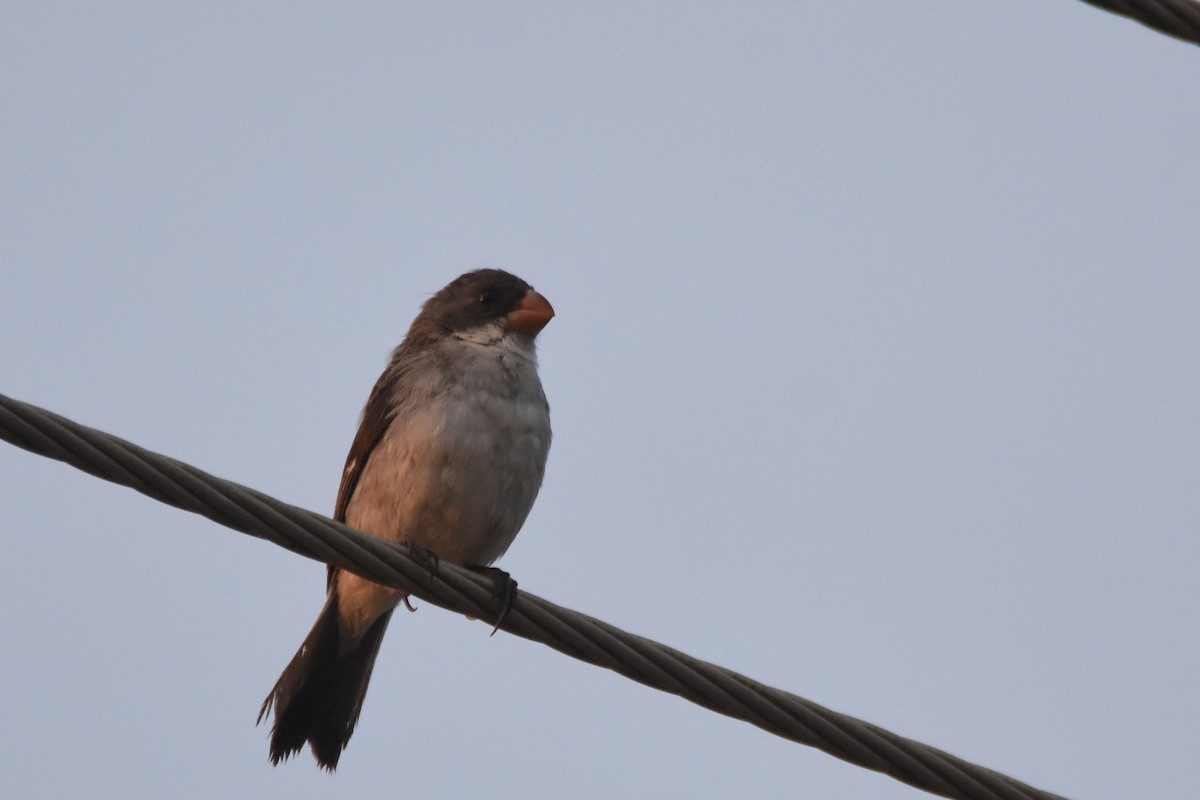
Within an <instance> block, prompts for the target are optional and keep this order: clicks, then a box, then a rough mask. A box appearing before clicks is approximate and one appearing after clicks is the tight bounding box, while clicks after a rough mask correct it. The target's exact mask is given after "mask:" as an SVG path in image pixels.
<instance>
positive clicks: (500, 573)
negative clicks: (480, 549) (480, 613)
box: [467, 566, 517, 636]
mask: <svg viewBox="0 0 1200 800" xmlns="http://www.w3.org/2000/svg"><path fill="white" fill-rule="evenodd" d="M467 569H469V570H471V571H472V572H475V573H478V574H480V575H482V576H484V577H485V578H491V579H492V597H494V598H496V599H497V600H498V601H500V613H499V614H497V615H496V624H495V625H494V626H493V627H492V632H491V634H489V635H491V636H495V635H496V631H498V630H500V625H501V623H503V622H504V618H505V617H507V616H508V612H509V611H510V610H512V607H513V603H515V602H516V601H517V582H516V581H514V580H513V577H512V575H509V574H508V573H507V572H505V571H504V570H502V569H496V568H495V567H474V566H468V567H467Z"/></svg>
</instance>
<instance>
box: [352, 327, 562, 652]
mask: <svg viewBox="0 0 1200 800" xmlns="http://www.w3.org/2000/svg"><path fill="white" fill-rule="evenodd" d="M432 355H433V356H434V358H431V359H430V362H429V363H430V364H431V365H440V366H431V367H430V368H428V369H421V370H414V371H411V372H409V373H408V376H407V377H406V384H405V387H404V389H403V398H402V402H401V403H399V411H398V413H397V416H396V418H395V419H394V420H393V421H392V423H391V425H389V426H388V429H387V432H386V433H385V434H384V437H383V439H382V440H381V441H380V442H379V443H378V444H377V445H376V446H375V449H374V450H373V451H372V452H371V454H370V457H369V458H368V460H367V464H366V466H365V467H364V468H363V471H362V474H361V475H360V476H359V481H358V486H357V487H356V489H355V491H354V496H353V497H352V498H351V501H350V504H349V507H348V508H347V511H346V522H347V523H348V524H350V525H352V526H353V527H355V528H358V529H360V530H364V531H367V532H369V533H373V534H375V535H377V536H382V537H384V538H387V539H392V540H401V539H407V540H409V541H412V542H414V543H417V544H420V545H424V546H425V547H428V548H429V549H430V550H432V551H433V552H434V553H435V554H436V555H437V556H438V558H439V559H441V560H443V561H449V562H451V563H455V564H469V565H478V566H484V565H488V564H491V563H492V562H493V561H495V560H496V559H498V558H499V557H500V556H501V555H503V554H504V551H506V550H507V549H508V546H509V545H510V544H512V541H513V538H514V537H515V536H516V535H517V532H518V531H519V530H520V529H521V525H522V524H524V522H525V518H526V516H528V514H529V510H530V508H532V506H533V501H534V499H535V498H536V497H537V493H538V489H540V488H541V484H542V475H543V472H544V470H545V466H546V456H547V453H548V452H549V450H550V416H549V410H548V408H547V405H546V397H545V395H544V394H543V393H542V385H541V381H540V380H539V379H538V375H537V360H536V355H535V351H534V347H533V342H532V340H530V339H528V338H526V337H524V336H519V335H514V334H508V333H506V332H505V331H504V330H503V328H502V327H501V326H500V325H499V324H495V325H487V326H482V327H480V328H477V329H474V330H472V331H467V332H462V333H460V334H458V335H456V336H454V337H447V338H446V339H444V340H443V341H442V342H440V343H439V344H438V345H437V346H436V348H435V353H433V354H432ZM338 595H339V601H340V603H341V607H342V613H343V617H344V618H345V619H346V620H347V621H348V622H350V624H351V628H352V631H353V633H352V635H355V636H358V635H361V634H362V633H363V632H364V631H365V630H366V628H367V627H368V626H369V625H370V624H371V623H372V622H373V621H374V620H375V619H377V618H378V617H379V615H380V614H382V613H384V612H385V611H387V610H389V609H391V608H393V607H395V605H396V604H397V603H398V602H399V600H400V598H401V593H400V592H398V591H395V590H392V589H388V588H386V587H382V586H379V585H377V584H374V583H370V582H369V581H366V580H364V579H362V578H359V577H357V576H355V575H353V574H351V573H348V572H342V573H340V574H339V578H338Z"/></svg>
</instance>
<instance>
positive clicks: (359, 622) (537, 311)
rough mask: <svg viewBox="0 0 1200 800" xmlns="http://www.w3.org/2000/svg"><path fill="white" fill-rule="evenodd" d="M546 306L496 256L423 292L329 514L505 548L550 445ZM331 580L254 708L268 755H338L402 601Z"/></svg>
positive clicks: (326, 760) (342, 574)
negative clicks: (312, 619) (541, 347)
mask: <svg viewBox="0 0 1200 800" xmlns="http://www.w3.org/2000/svg"><path fill="white" fill-rule="evenodd" d="M553 316H554V309H553V308H551V306H550V303H549V302H547V301H546V299H545V298H544V297H542V296H541V295H540V294H538V293H537V292H535V291H534V290H533V288H532V287H531V286H530V285H529V284H527V283H526V282H525V281H523V280H521V279H520V278H518V277H516V276H515V275H511V274H509V273H507V272H504V271H502V270H497V269H482V270H476V271H474V272H468V273H466V274H465V275H462V276H460V277H458V278H457V279H455V280H454V281H452V282H451V283H450V284H449V285H447V286H446V287H445V288H444V289H442V290H441V291H440V292H438V293H437V294H435V295H434V296H433V297H432V298H430V299H429V300H428V301H427V302H426V303H425V305H424V306H423V307H422V309H421V313H420V314H418V315H417V318H416V319H415V320H414V321H413V323H412V326H411V327H410V328H409V330H408V334H407V335H406V336H405V337H404V341H403V342H401V344H400V346H399V347H397V348H396V350H395V352H394V353H393V354H392V358H391V360H390V361H389V363H388V365H387V368H386V369H384V371H383V374H382V375H381V376H380V377H379V380H378V381H377V382H376V383H375V388H374V389H373V390H372V391H371V396H370V398H369V399H368V400H367V405H366V408H365V409H364V411H363V416H362V423H361V424H360V426H359V429H358V434H357V435H356V436H355V437H354V443H353V444H352V445H351V447H350V454H349V455H348V456H347V458H346V468H345V471H344V472H343V473H342V484H341V487H340V488H339V489H338V496H337V506H336V509H335V512H334V518H335V519H337V520H339V521H341V522H345V523H346V524H348V525H350V526H352V527H354V528H357V529H359V530H361V531H366V532H367V533H372V534H374V535H376V536H380V537H383V538H385V539H391V540H394V541H408V542H410V543H411V544H413V545H414V546H415V547H416V548H418V549H419V550H422V551H428V552H429V553H431V554H432V556H433V557H434V558H435V559H437V560H443V561H448V562H451V563H454V564H460V565H463V566H468V567H475V568H483V567H487V566H488V565H490V564H491V563H492V562H493V561H495V560H496V559H498V558H499V557H500V556H501V555H503V554H504V551H505V550H507V549H508V546H509V545H510V544H512V541H513V538H514V537H515V536H516V535H517V531H519V530H520V529H521V525H522V524H523V523H524V522H525V517H526V516H527V515H528V514H529V510H530V508H531V507H532V506H533V501H534V498H536V497H537V493H538V489H539V488H540V487H541V484H542V475H543V473H544V471H545V466H546V456H547V454H548V453H549V450H550V409H549V405H548V404H547V403H546V395H545V394H544V393H543V392H542V384H541V381H540V380H539V378H538V373H537V358H536V354H535V348H534V338H535V337H536V336H537V335H538V333H539V332H541V330H542V328H543V327H545V326H546V324H547V323H548V322H549V321H550V319H551V317H553ZM496 572H498V571H496ZM501 574H502V575H503V573H501ZM503 577H504V579H505V580H507V575H503ZM507 585H508V587H509V588H510V590H511V587H513V586H515V584H512V583H511V582H510V583H508V584H507ZM326 589H327V593H328V594H327V599H326V601H325V607H324V608H323V609H322V610H321V615H320V616H319V617H318V618H317V621H316V624H314V625H313V628H312V631H310V632H309V634H308V637H307V638H306V639H305V640H304V643H303V644H302V645H301V646H300V649H299V651H297V653H296V655H295V656H294V657H293V658H292V660H291V663H289V664H288V665H287V668H286V669H284V671H283V674H282V675H280V676H279V680H278V682H276V684H275V687H274V688H273V689H272V690H271V693H270V694H269V695H267V699H266V700H265V701H264V702H263V705H262V709H261V710H260V712H259V715H258V719H259V722H262V720H263V719H264V718H265V717H266V716H267V715H268V714H270V712H271V710H272V709H274V712H275V723H274V725H273V726H272V729H271V762H272V763H273V764H278V763H279V762H280V761H283V760H285V759H287V758H288V757H289V756H291V755H293V754H295V753H298V752H299V751H300V749H301V748H303V747H304V744H305V742H308V743H309V744H311V746H312V752H313V755H314V756H315V757H316V759H317V763H318V764H320V765H321V766H322V767H324V768H325V769H327V770H330V771H332V770H333V769H334V768H336V767H337V763H338V759H339V758H340V757H341V754H342V750H343V749H345V747H346V743H347V742H348V741H349V740H350V735H351V734H352V733H353V732H354V726H355V723H356V722H357V721H358V715H359V712H360V711H361V709H362V702H363V697H364V696H365V695H366V693H367V684H368V683H369V682H370V680H371V669H372V667H374V665H375V656H376V654H377V653H378V652H379V645H380V642H381V641H382V640H383V634H384V632H385V631H386V630H387V625H388V620H389V619H390V618H391V616H392V611H393V610H394V609H395V608H396V606H397V604H399V603H401V602H404V603H405V604H406V605H407V602H408V598H407V595H405V594H404V593H403V592H401V591H400V590H398V589H393V588H390V587H386V586H381V585H379V584H376V583H372V582H370V581H368V580H366V579H365V578H360V577H358V576H357V575H354V574H353V573H350V572H346V571H344V570H341V569H337V568H334V567H330V568H329V573H328V579H327V581H326ZM510 602H511V595H510Z"/></svg>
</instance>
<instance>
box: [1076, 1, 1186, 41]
mask: <svg viewBox="0 0 1200 800" xmlns="http://www.w3.org/2000/svg"><path fill="white" fill-rule="evenodd" d="M1083 1H1084V2H1085V3H1087V4H1089V5H1093V6H1096V7H1097V8H1103V9H1104V10H1105V11H1111V12H1113V13H1114V14H1120V15H1121V16H1125V17H1129V18H1130V19H1134V20H1137V21H1138V22H1140V23H1142V24H1143V25H1145V26H1146V27H1148V28H1153V29H1154V30H1156V31H1158V32H1160V33H1165V34H1167V35H1168V36H1174V37H1175V38H1177V39H1182V40H1183V41H1185V42H1191V43H1192V44H1200V2H1197V1H1196V0H1083Z"/></svg>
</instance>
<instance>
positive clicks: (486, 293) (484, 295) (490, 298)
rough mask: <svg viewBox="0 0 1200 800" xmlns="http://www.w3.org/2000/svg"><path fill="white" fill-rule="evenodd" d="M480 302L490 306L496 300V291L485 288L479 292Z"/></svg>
mask: <svg viewBox="0 0 1200 800" xmlns="http://www.w3.org/2000/svg"><path fill="white" fill-rule="evenodd" d="M479 302H480V303H481V304H483V305H485V306H490V305H492V304H493V303H495V302H496V293H495V292H494V291H492V290H491V289H484V290H483V291H482V292H480V293H479Z"/></svg>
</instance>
